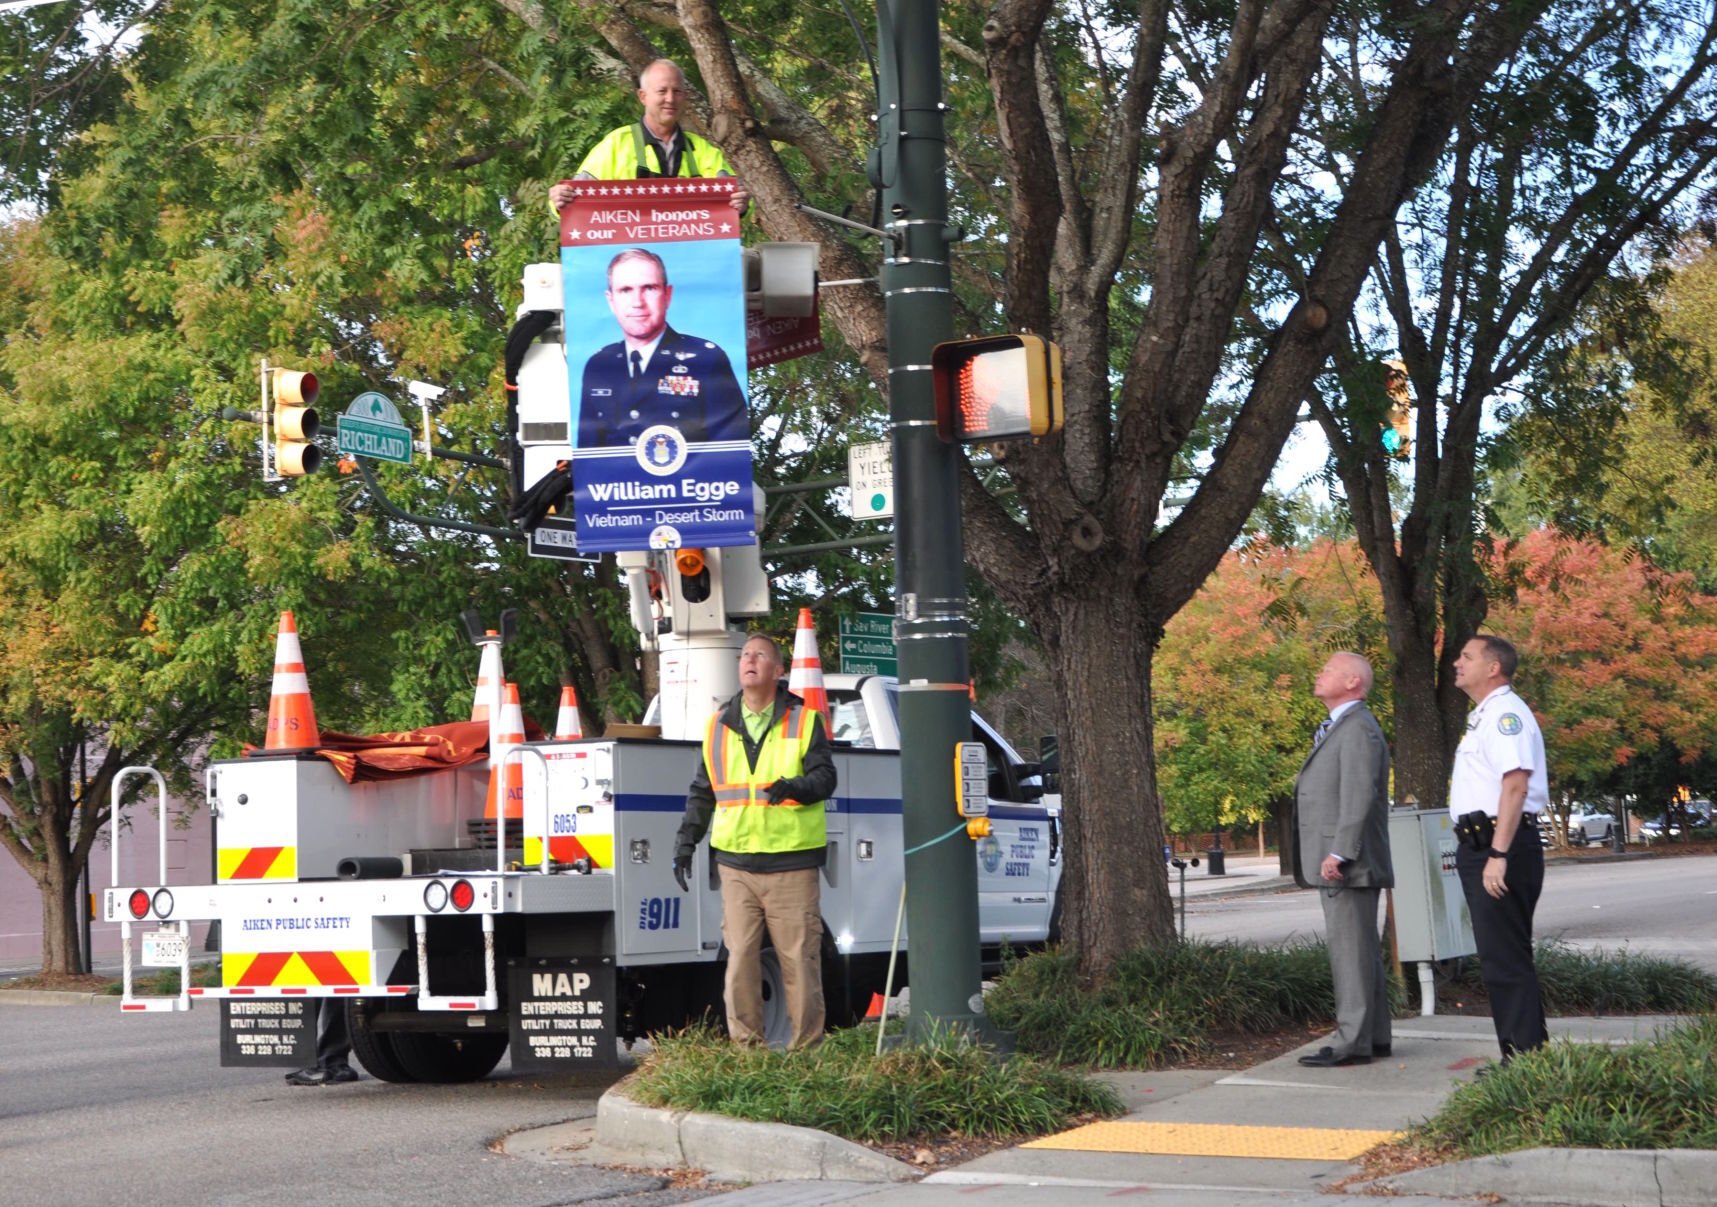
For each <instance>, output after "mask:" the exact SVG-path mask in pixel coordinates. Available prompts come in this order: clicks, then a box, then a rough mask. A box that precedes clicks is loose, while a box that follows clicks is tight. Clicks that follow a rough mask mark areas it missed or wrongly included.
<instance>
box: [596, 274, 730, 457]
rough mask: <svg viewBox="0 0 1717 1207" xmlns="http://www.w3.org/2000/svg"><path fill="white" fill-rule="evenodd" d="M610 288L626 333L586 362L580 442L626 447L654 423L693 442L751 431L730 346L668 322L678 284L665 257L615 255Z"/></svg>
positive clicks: (610, 302) (610, 299)
mask: <svg viewBox="0 0 1717 1207" xmlns="http://www.w3.org/2000/svg"><path fill="white" fill-rule="evenodd" d="M606 296H607V298H608V308H609V309H610V310H611V311H613V313H614V318H615V320H616V321H618V322H619V324H620V330H621V331H622V332H623V333H624V334H625V338H624V339H622V340H620V341H618V342H617V343H612V344H609V345H608V346H607V347H605V348H603V349H601V350H600V351H598V352H597V353H596V354H595V355H593V356H592V357H591V358H590V359H589V360H588V361H586V362H585V365H584V379H583V383H582V385H581V386H580V388H579V413H578V447H580V448H600V447H615V446H619V447H624V446H625V445H628V444H631V443H634V442H635V441H636V440H637V439H638V437H639V435H640V434H642V433H643V431H644V430H645V429H646V428H649V427H653V426H655V425H656V424H669V425H671V426H673V427H675V428H678V429H679V431H680V434H681V436H683V437H684V438H685V439H686V440H687V441H689V442H693V443H697V442H702V441H706V440H744V439H747V438H748V436H749V435H750V426H749V419H748V417H747V415H746V411H745V395H744V393H743V392H742V391H741V390H740V388H739V381H738V379H737V378H735V376H734V373H733V366H732V364H731V363H729V361H728V359H727V353H725V352H723V351H722V350H721V349H720V348H718V347H717V346H716V345H715V344H713V343H711V342H710V341H709V340H706V339H699V338H698V337H697V336H695V335H682V334H680V333H679V332H678V331H675V330H674V329H673V328H672V327H670V326H668V305H669V303H670V302H672V301H673V297H674V287H673V286H672V285H670V284H669V283H668V273H667V268H666V266H664V265H663V263H662V258H661V257H660V256H658V255H656V254H654V253H653V252H648V251H645V250H644V249H642V248H637V247H634V248H629V249H627V250H626V251H623V252H621V253H620V254H619V255H617V256H615V257H614V259H613V260H611V261H609V264H608V291H607V294H606Z"/></svg>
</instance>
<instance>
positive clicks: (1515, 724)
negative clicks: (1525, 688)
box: [1496, 712, 1520, 737]
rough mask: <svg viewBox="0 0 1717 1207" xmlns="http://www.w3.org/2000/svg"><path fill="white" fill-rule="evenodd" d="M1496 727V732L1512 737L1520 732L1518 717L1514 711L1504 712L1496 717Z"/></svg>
mask: <svg viewBox="0 0 1717 1207" xmlns="http://www.w3.org/2000/svg"><path fill="white" fill-rule="evenodd" d="M1496 727H1497V730H1498V732H1500V733H1505V734H1507V735H1508V736H1509V737H1513V736H1514V735H1515V734H1517V733H1519V732H1520V717H1519V716H1517V715H1516V714H1514V713H1511V712H1505V713H1503V714H1502V716H1500V717H1498V718H1497V719H1496Z"/></svg>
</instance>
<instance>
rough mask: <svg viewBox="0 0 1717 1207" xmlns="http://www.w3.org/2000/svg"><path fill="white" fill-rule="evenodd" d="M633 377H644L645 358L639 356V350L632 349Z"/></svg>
mask: <svg viewBox="0 0 1717 1207" xmlns="http://www.w3.org/2000/svg"><path fill="white" fill-rule="evenodd" d="M632 376H633V377H642V376H644V358H643V357H642V356H640V355H638V349H636V348H634V349H632Z"/></svg>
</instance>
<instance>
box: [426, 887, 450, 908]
mask: <svg viewBox="0 0 1717 1207" xmlns="http://www.w3.org/2000/svg"><path fill="white" fill-rule="evenodd" d="M423 907H424V908H425V909H427V910H428V911H429V912H430V913H432V914H439V913H440V912H441V911H442V910H444V909H446V908H447V886H446V885H445V884H443V883H441V881H439V880H431V881H430V882H429V883H428V884H427V885H425V886H424V890H423Z"/></svg>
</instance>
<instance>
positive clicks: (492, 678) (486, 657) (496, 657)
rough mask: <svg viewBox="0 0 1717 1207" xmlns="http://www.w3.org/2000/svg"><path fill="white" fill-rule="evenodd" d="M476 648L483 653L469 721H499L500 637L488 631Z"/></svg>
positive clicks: (501, 680) (478, 667)
mask: <svg viewBox="0 0 1717 1207" xmlns="http://www.w3.org/2000/svg"><path fill="white" fill-rule="evenodd" d="M477 646H478V648H479V649H481V650H482V651H483V657H482V660H481V661H479V662H478V664H477V691H476V694H475V695H473V696H472V697H471V719H472V720H473V721H490V720H493V721H499V720H500V717H501V684H502V683H503V682H505V679H504V678H503V676H502V674H501V635H500V634H499V633H497V632H495V630H494V629H490V630H489V631H488V632H486V633H484V634H483V640H481V641H479V642H478V643H477ZM490 736H491V737H493V736H494V726H493V725H491V726H490Z"/></svg>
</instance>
